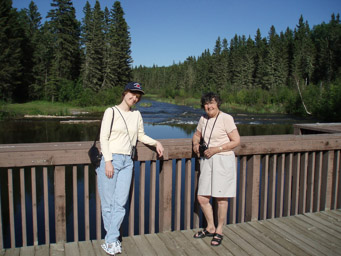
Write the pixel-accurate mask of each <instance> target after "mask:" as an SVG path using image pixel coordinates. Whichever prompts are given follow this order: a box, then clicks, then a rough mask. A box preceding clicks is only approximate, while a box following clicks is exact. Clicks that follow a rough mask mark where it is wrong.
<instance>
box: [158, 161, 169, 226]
mask: <svg viewBox="0 0 341 256" xmlns="http://www.w3.org/2000/svg"><path fill="white" fill-rule="evenodd" d="M161 166H162V168H161V170H160V172H161V173H160V205H159V213H160V218H159V231H160V232H164V231H170V230H171V227H172V160H165V161H163V162H162V163H161Z"/></svg>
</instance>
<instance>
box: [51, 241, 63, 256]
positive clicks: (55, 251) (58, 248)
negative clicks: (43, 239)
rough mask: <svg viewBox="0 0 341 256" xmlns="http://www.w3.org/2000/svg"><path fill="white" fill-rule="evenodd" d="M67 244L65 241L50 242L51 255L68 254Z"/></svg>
mask: <svg viewBox="0 0 341 256" xmlns="http://www.w3.org/2000/svg"><path fill="white" fill-rule="evenodd" d="M64 246H65V244H64V243H63V242H60V243H56V244H50V255H53V256H67V255H65V248H64Z"/></svg>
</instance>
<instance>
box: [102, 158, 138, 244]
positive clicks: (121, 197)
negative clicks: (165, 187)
mask: <svg viewBox="0 0 341 256" xmlns="http://www.w3.org/2000/svg"><path fill="white" fill-rule="evenodd" d="M112 157H113V160H112V164H113V166H114V176H113V177H112V178H111V179H109V178H108V177H107V176H106V175H105V161H104V158H103V157H102V160H101V164H100V166H99V167H98V168H97V170H96V172H97V183H98V192H99V196H100V198H101V208H102V217H103V223H104V229H105V230H106V232H107V234H106V236H105V242H106V243H114V242H116V241H117V240H118V238H119V236H120V227H121V224H122V222H123V219H124V215H125V212H126V210H125V205H126V203H127V200H128V196H129V190H130V184H131V177H132V173H133V167H134V162H133V160H132V159H131V157H130V156H129V155H121V154H113V156H112Z"/></svg>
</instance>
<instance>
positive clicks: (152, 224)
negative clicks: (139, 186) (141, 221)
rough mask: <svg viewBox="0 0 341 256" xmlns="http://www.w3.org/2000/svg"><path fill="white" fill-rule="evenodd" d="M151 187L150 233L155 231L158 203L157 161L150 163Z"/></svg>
mask: <svg viewBox="0 0 341 256" xmlns="http://www.w3.org/2000/svg"><path fill="white" fill-rule="evenodd" d="M149 180H150V189H149V233H150V234H154V233H155V205H156V161H152V162H151V164H150V177H149Z"/></svg>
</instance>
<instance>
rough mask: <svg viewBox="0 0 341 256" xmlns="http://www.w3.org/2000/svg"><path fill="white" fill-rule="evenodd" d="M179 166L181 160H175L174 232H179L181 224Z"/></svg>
mask: <svg viewBox="0 0 341 256" xmlns="http://www.w3.org/2000/svg"><path fill="white" fill-rule="evenodd" d="M181 165H182V161H181V159H176V165H175V198H174V201H175V204H174V207H175V209H174V230H180V224H181Z"/></svg>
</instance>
